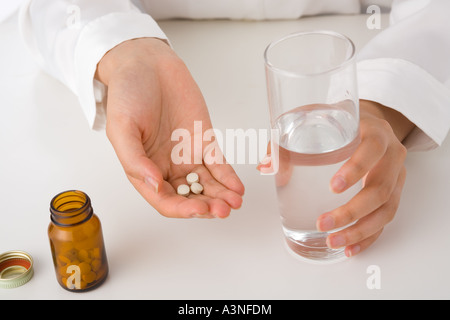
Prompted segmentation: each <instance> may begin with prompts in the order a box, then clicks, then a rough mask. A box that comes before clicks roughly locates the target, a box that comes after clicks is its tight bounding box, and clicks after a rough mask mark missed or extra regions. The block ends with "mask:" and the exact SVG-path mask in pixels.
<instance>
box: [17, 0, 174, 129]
mask: <svg viewBox="0 0 450 320" xmlns="http://www.w3.org/2000/svg"><path fill="white" fill-rule="evenodd" d="M19 28H20V31H21V35H22V37H23V39H24V41H25V43H26V45H27V46H28V48H29V49H30V51H31V53H32V54H33V56H34V57H35V58H36V60H37V62H38V63H39V64H40V66H41V67H42V68H43V69H44V70H45V71H47V72H48V73H49V74H51V75H52V76H54V77H55V78H57V79H59V80H60V81H61V82H63V83H64V84H65V85H66V86H67V87H68V88H70V89H71V90H72V91H73V92H74V94H75V95H77V97H78V99H79V102H80V105H81V107H82V109H83V111H84V113H85V116H86V118H87V120H88V122H89V125H90V127H91V128H93V129H101V128H104V124H105V119H106V113H105V106H104V103H103V102H104V92H105V88H104V86H103V85H102V84H101V83H100V82H98V81H96V80H94V76H95V72H96V69H97V64H98V62H99V61H100V60H101V58H102V57H103V56H104V54H105V53H106V52H108V51H109V50H110V49H112V48H114V47H115V46H117V45H118V44H120V43H121V42H123V41H126V40H130V39H135V38H141V37H155V38H161V39H167V37H166V36H165V34H164V33H163V32H162V31H161V29H160V28H159V27H158V25H157V23H156V22H155V21H154V20H153V19H152V18H151V17H150V16H149V15H148V14H144V13H142V12H140V11H139V9H137V8H136V7H135V6H134V5H133V4H132V3H131V1H124V0H95V1H92V0H27V1H26V2H25V3H24V4H23V6H22V8H21V11H20V15H19Z"/></svg>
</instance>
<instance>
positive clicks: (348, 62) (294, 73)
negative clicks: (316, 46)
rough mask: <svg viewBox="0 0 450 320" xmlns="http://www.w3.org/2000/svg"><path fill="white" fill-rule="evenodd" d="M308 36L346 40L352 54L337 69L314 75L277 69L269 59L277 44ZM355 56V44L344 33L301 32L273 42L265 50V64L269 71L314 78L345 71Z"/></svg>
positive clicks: (328, 31) (325, 31)
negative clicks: (325, 36) (324, 36)
mask: <svg viewBox="0 0 450 320" xmlns="http://www.w3.org/2000/svg"><path fill="white" fill-rule="evenodd" d="M306 35H328V36H333V37H336V38H340V39H342V40H345V41H346V42H347V43H348V44H349V45H350V48H351V54H350V55H349V57H347V59H345V60H344V61H342V62H341V63H340V64H338V65H336V66H335V67H332V68H329V69H327V70H325V71H320V72H313V73H301V72H296V71H289V70H286V69H283V68H279V67H276V66H275V65H273V64H272V63H271V62H270V60H269V57H268V55H269V52H270V50H271V49H272V48H274V47H275V46H276V45H277V44H279V43H281V42H283V41H285V40H288V39H291V38H295V37H300V36H306ZM355 56H356V47H355V44H354V43H353V41H352V40H351V39H350V38H349V37H347V36H345V35H343V34H342V33H339V32H335V31H330V30H312V31H300V32H294V33H290V34H288V35H285V36H283V37H281V38H279V39H276V40H274V41H272V42H271V43H270V44H269V45H268V46H267V47H266V49H265V50H264V62H265V65H266V67H268V68H269V69H271V70H273V71H277V72H279V73H284V74H286V75H290V76H295V77H314V76H320V75H325V74H329V73H333V72H334V71H336V70H339V69H343V68H344V67H346V66H347V65H348V64H350V63H352V62H353V61H354V59H355Z"/></svg>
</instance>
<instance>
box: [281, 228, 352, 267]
mask: <svg viewBox="0 0 450 320" xmlns="http://www.w3.org/2000/svg"><path fill="white" fill-rule="evenodd" d="M327 235H328V234H327V233H322V232H316V233H311V234H309V235H308V236H306V237H303V238H302V239H301V240H294V239H292V238H290V237H285V240H286V241H285V244H286V248H287V250H288V252H290V253H291V254H292V255H293V256H294V257H295V258H298V259H300V260H302V261H306V262H309V263H315V264H332V263H337V262H341V261H344V260H346V259H348V258H347V256H346V255H345V248H340V249H330V248H328V246H327V244H326V238H327Z"/></svg>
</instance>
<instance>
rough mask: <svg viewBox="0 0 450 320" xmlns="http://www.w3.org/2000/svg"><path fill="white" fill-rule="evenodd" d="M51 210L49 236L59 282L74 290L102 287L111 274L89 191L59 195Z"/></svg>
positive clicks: (67, 192)
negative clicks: (86, 192)
mask: <svg viewBox="0 0 450 320" xmlns="http://www.w3.org/2000/svg"><path fill="white" fill-rule="evenodd" d="M50 213H51V215H50V219H51V222H50V225H49V227H48V237H49V239H50V248H51V251H52V256H53V264H54V266H55V272H56V279H57V280H58V283H59V284H60V285H61V286H62V287H63V288H64V289H66V290H69V291H74V292H82V291H87V290H90V289H93V288H95V287H97V286H99V285H100V284H101V283H103V281H104V280H105V279H106V277H107V275H108V261H107V258H106V252H105V245H104V241H103V233H102V227H101V223H100V220H99V218H98V217H97V215H96V214H94V210H93V209H92V206H91V200H90V199H89V197H88V196H87V194H85V193H84V192H82V191H77V190H71V191H65V192H62V193H60V194H58V195H56V196H55V197H54V198H53V199H52V201H51V203H50Z"/></svg>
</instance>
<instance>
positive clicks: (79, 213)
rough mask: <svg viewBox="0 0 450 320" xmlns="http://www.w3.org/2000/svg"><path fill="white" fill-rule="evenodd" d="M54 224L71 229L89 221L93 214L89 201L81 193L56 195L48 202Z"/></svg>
mask: <svg viewBox="0 0 450 320" xmlns="http://www.w3.org/2000/svg"><path fill="white" fill-rule="evenodd" d="M50 213H51V216H50V217H51V220H52V222H53V223H54V224H56V225H59V226H63V227H71V226H74V225H77V224H80V223H83V222H85V221H87V220H89V219H90V218H91V216H92V214H93V210H92V206H91V199H89V197H88V195H87V194H85V193H84V192H82V191H77V190H71V191H65V192H62V193H60V194H58V195H56V196H55V197H54V198H53V199H52V201H51V202H50Z"/></svg>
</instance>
